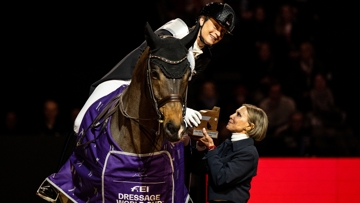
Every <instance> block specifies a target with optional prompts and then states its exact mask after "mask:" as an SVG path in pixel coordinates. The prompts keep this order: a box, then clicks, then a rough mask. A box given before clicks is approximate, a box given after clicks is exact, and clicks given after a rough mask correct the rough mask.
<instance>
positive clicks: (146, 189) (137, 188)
mask: <svg viewBox="0 0 360 203" xmlns="http://www.w3.org/2000/svg"><path fill="white" fill-rule="evenodd" d="M134 191H136V192H149V186H134V187H132V188H131V192H134Z"/></svg>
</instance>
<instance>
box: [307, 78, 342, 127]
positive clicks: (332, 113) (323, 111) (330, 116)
mask: <svg viewBox="0 0 360 203" xmlns="http://www.w3.org/2000/svg"><path fill="white" fill-rule="evenodd" d="M310 99H311V106H312V111H311V114H312V121H313V125H315V126H316V125H321V126H323V127H334V126H338V127H340V126H341V125H342V124H343V123H344V119H345V117H344V115H343V112H342V111H341V110H340V108H338V107H337V106H336V105H335V99H334V95H333V92H332V90H331V89H330V88H329V87H328V85H327V80H326V78H325V76H324V75H323V74H320V73H319V74H317V75H315V77H314V85H313V88H312V89H311V90H310Z"/></svg>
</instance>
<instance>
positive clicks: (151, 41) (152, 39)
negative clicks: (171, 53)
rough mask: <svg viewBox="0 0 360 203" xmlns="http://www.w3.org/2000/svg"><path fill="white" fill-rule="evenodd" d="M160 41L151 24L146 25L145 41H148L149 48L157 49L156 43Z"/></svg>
mask: <svg viewBox="0 0 360 203" xmlns="http://www.w3.org/2000/svg"><path fill="white" fill-rule="evenodd" d="M159 39H160V37H159V36H157V35H156V34H155V33H154V31H153V30H152V28H151V27H150V24H149V23H148V22H146V25H145V40H146V42H147V44H148V46H149V47H150V49H155V48H156V41H157V40H159Z"/></svg>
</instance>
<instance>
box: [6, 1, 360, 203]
mask: <svg viewBox="0 0 360 203" xmlns="http://www.w3.org/2000/svg"><path fill="white" fill-rule="evenodd" d="M158 2H160V1H119V2H117V3H108V2H95V3H90V2H84V3H64V2H46V3H45V2H42V3H30V2H27V3H20V2H16V3H13V4H11V3H7V4H3V6H2V10H3V11H4V14H5V15H4V16H3V18H2V22H3V23H2V46H1V47H2V61H3V64H2V68H1V74H0V75H1V83H0V85H1V91H2V92H1V94H2V95H3V96H2V99H1V107H2V108H1V111H2V112H1V113H3V112H5V111H6V110H7V109H9V108H16V109H19V110H20V112H21V116H22V118H24V119H26V120H28V121H29V123H32V122H36V119H37V116H38V114H39V112H40V111H41V110H40V109H41V105H42V103H41V102H42V101H43V99H45V98H49V97H55V98H57V99H58V100H59V101H60V102H61V105H62V107H63V109H70V108H72V107H81V106H82V105H83V104H84V102H85V101H86V99H87V97H88V91H89V86H90V84H91V83H92V82H94V81H96V80H97V79H99V78H101V77H102V76H103V75H104V74H106V73H107V72H108V71H109V70H110V69H111V68H112V67H113V66H114V65H115V64H116V63H117V62H119V61H120V60H121V59H122V58H123V57H124V56H125V55H126V54H127V53H129V52H130V51H131V50H132V49H134V48H135V47H136V46H138V45H139V44H140V43H141V42H142V41H143V40H144V35H143V28H144V25H145V22H146V21H148V22H149V23H150V25H151V26H152V28H153V29H156V28H158V27H159V26H161V25H162V24H163V23H164V22H166V21H167V20H168V19H166V21H164V20H162V19H161V18H160V16H159V15H158V12H159V11H158V10H157V5H158V4H157V3H158ZM311 2H315V3H316V5H317V7H316V9H319V13H321V20H322V23H321V33H322V37H321V45H322V46H323V47H322V50H325V52H323V53H322V54H323V58H324V59H325V60H326V62H327V64H329V65H330V66H331V67H330V68H331V69H332V71H333V73H334V74H333V76H334V78H333V80H334V82H333V88H334V93H335V96H336V98H337V103H338V105H339V106H340V107H341V108H342V109H343V110H344V111H346V113H347V116H348V122H349V124H350V125H351V126H353V129H354V131H355V132H356V133H357V134H358V129H357V117H358V110H357V109H358V107H357V104H358V102H357V101H358V92H359V91H358V86H357V84H358V78H357V72H358V68H359V62H358V53H359V43H358V41H359V37H358V35H357V34H356V33H355V30H357V29H358V28H357V26H358V24H359V23H358V21H356V18H358V17H359V16H358V13H356V11H355V8H356V7H354V6H353V5H351V4H348V3H346V2H343V1H341V2H340V1H325V0H324V1H320V0H319V1H311ZM238 32H239V31H238ZM240 32H241V31H240ZM215 51H216V50H215ZM225 59H226V60H230V61H233V62H231V63H233V64H236V63H237V60H241V57H237V58H236V59H234V58H225ZM214 60H215V61H216V60H218V59H217V58H215V59H214ZM214 69H215V68H210V69H209V71H212V70H214ZM225 82H226V81H225ZM47 139H48V138H32V137H27V138H24V137H19V138H16V139H12V138H5V140H4V141H2V145H1V149H2V152H1V154H2V155H3V156H5V159H3V163H2V167H1V168H2V169H1V174H2V176H3V177H2V180H5V187H6V190H5V191H4V190H2V192H1V193H4V194H5V196H4V197H5V199H7V200H8V201H6V202H25V201H26V202H43V201H42V200H41V199H40V198H39V197H37V196H35V192H36V189H37V188H38V186H39V185H40V183H41V181H43V179H44V178H45V177H46V176H47V175H49V174H50V173H52V172H55V170H56V168H57V164H58V157H59V156H60V154H61V150H62V147H63V144H64V139H63V138H59V139H57V140H54V139H49V140H47ZM56 143H60V144H58V145H56ZM46 144H48V145H46ZM51 146H57V148H51ZM1 193H0V194H1Z"/></svg>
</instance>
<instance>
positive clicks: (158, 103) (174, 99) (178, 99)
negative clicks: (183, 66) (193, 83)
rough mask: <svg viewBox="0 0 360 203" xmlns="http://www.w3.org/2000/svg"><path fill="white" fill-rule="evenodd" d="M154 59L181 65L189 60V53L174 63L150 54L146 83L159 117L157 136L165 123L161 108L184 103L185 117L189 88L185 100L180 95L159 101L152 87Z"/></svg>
mask: <svg viewBox="0 0 360 203" xmlns="http://www.w3.org/2000/svg"><path fill="white" fill-rule="evenodd" d="M152 58H156V59H159V60H161V61H164V62H166V63H168V64H171V65H174V64H179V63H181V62H183V61H184V60H186V59H187V53H186V55H185V57H183V58H182V59H180V60H177V61H173V60H170V59H167V58H165V57H161V56H157V55H152V54H149V58H148V63H147V71H146V81H147V85H148V87H149V93H150V97H151V100H152V104H153V107H154V109H155V110H156V113H157V115H158V122H159V129H158V132H157V134H160V123H163V122H164V120H163V117H164V116H163V114H162V113H161V112H160V108H161V107H162V106H164V105H165V104H166V103H168V102H181V103H182V110H183V116H185V111H186V101H187V92H188V87H186V90H185V97H184V98H183V97H182V96H181V95H180V94H169V95H167V96H165V97H164V98H162V99H161V100H159V101H157V99H156V97H155V94H154V89H153V87H152V85H151V76H150V72H151V71H150V60H151V59H152Z"/></svg>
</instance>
